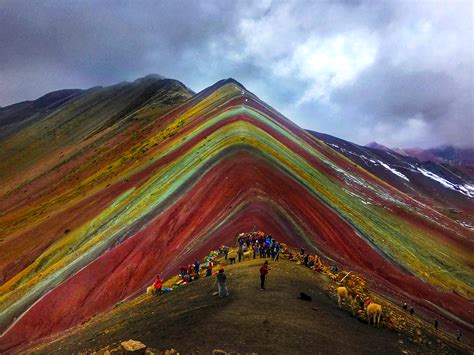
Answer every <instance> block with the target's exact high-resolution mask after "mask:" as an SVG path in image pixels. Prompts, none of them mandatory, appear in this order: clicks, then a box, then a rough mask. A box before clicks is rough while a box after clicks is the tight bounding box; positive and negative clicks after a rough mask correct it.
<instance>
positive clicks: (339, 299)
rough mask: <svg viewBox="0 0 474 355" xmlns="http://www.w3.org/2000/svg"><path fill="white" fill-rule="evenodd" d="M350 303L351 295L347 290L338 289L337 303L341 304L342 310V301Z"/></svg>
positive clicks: (342, 287) (343, 288)
mask: <svg viewBox="0 0 474 355" xmlns="http://www.w3.org/2000/svg"><path fill="white" fill-rule="evenodd" d="M343 300H344V301H345V302H346V301H348V300H349V294H348V292H347V288H345V287H344V286H341V287H338V288H337V303H338V304H339V308H342V301H343Z"/></svg>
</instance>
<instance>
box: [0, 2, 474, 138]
mask: <svg viewBox="0 0 474 355" xmlns="http://www.w3.org/2000/svg"><path fill="white" fill-rule="evenodd" d="M473 22H474V8H473V2H471V1H464V2H462V1H414V0H413V1H407V2H397V1H387V2H383V1H378V0H377V1H374V0H369V1H363V0H361V1H350V0H347V1H328V2H325V1H303V0H297V1H269V0H268V1H266V0H265V1H263V0H259V1H234V0H216V1H211V0H201V1H191V0H185V1H177V0H169V1H160V0H154V1H141V0H136V1H131V0H130V1H120V0H115V1H98V0H97V1H72V0H62V1H49V0H43V1H29V0H2V1H0V106H5V105H8V104H11V103H14V102H18V101H21V100H27V99H34V98H37V97H39V96H41V95H42V94H44V93H47V92H49V91H53V90H57V89H61V88H76V87H77V88H87V87H91V86H95V85H108V84H113V83H116V82H120V81H123V80H134V79H136V78H138V77H140V76H144V75H146V74H150V73H158V74H162V75H164V76H166V77H169V78H175V79H179V80H181V81H182V82H183V83H185V84H186V85H187V86H189V87H190V88H192V89H193V90H194V91H199V90H202V89H204V88H205V87H207V86H209V85H211V84H213V83H214V82H215V81H217V80H219V79H222V78H227V77H233V78H235V79H237V80H238V81H240V82H241V83H243V84H244V85H245V86H246V87H247V88H248V89H249V90H250V91H252V92H254V93H255V94H257V95H258V96H259V97H260V98H262V99H263V100H265V101H267V102H268V103H269V104H270V105H272V106H274V107H275V108H276V109H277V110H279V111H280V112H282V113H283V114H285V115H286V116H287V117H288V118H290V119H292V120H293V121H295V122H297V123H298V124H299V125H301V126H302V127H304V128H308V129H313V130H317V131H320V132H324V133H329V134H332V135H335V136H338V137H341V138H344V139H348V140H351V141H354V142H356V143H360V144H366V143H368V142H370V141H374V140H375V141H377V142H380V143H382V144H386V145H388V146H392V147H411V146H420V147H430V146H436V145H440V144H454V145H460V146H471V147H472V146H474V104H473V101H474V77H473V76H474V54H473V53H474V30H473Z"/></svg>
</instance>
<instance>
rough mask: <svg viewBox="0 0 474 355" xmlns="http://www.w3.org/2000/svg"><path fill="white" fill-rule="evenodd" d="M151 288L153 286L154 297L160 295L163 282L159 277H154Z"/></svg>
mask: <svg viewBox="0 0 474 355" xmlns="http://www.w3.org/2000/svg"><path fill="white" fill-rule="evenodd" d="M153 286H155V295H161V287H162V286H163V280H162V279H160V275H156V279H155V282H154V283H153Z"/></svg>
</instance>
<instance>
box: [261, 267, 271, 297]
mask: <svg viewBox="0 0 474 355" xmlns="http://www.w3.org/2000/svg"><path fill="white" fill-rule="evenodd" d="M268 270H270V268H269V267H268V261H266V260H265V262H264V263H263V266H262V267H261V268H260V290H261V291H263V290H265V278H266V276H267V274H268Z"/></svg>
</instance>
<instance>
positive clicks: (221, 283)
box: [216, 267, 229, 298]
mask: <svg viewBox="0 0 474 355" xmlns="http://www.w3.org/2000/svg"><path fill="white" fill-rule="evenodd" d="M216 281H217V288H218V290H219V297H220V298H222V297H227V296H229V290H228V289H227V277H226V276H225V274H224V268H223V267H221V268H220V269H219V273H218V274H217V280H216Z"/></svg>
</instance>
